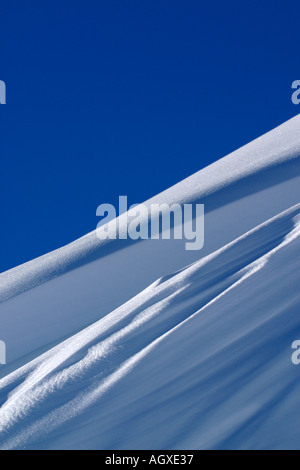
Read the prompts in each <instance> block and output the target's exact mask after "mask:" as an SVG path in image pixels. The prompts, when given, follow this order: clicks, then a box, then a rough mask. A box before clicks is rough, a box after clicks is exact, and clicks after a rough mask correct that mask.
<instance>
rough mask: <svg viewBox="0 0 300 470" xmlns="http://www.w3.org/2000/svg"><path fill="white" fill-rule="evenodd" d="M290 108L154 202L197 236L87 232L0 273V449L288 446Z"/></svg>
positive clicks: (293, 420)
mask: <svg viewBox="0 0 300 470" xmlns="http://www.w3.org/2000/svg"><path fill="white" fill-rule="evenodd" d="M299 159H300V117H299V116H297V117H296V118H294V119H293V120H291V121H289V122H287V123H286V124H284V125H282V126H280V127H279V128H277V129H275V130H274V131H272V132H270V133H269V134H266V135H265V136H263V137H261V138H260V139H257V140H256V141H254V142H252V143H251V144H249V145H247V146H246V147H244V148H242V149H240V150H238V151H237V152H234V153H233V154H231V155H229V156H228V157H225V158H224V159H222V160H220V161H218V162H216V163H215V164H213V165H211V166H210V167H208V168H206V169H204V170H202V171H200V172H199V173H197V174H196V175H194V176H192V177H190V178H188V179H187V180H185V181H183V182H181V183H179V184H178V185H176V186H174V187H173V188H170V189H169V190H167V191H166V192H164V193H162V194H160V195H158V196H156V197H155V198H154V199H152V200H151V201H148V204H150V203H152V202H160V203H169V204H170V203H173V202H179V203H187V202H201V203H204V204H205V211H206V218H205V236H206V240H205V247H204V249H203V250H202V251H196V252H188V251H185V249H184V241H179V240H176V241H171V242H170V241H166V240H160V241H157V240H152V241H151V240H147V241H139V242H134V243H132V242H129V241H110V242H108V243H107V242H101V241H99V240H98V239H97V238H96V235H95V233H91V234H89V235H87V236H86V237H83V238H82V239H80V240H78V241H76V242H74V243H73V244H71V245H69V246H67V247H65V248H62V249H60V250H57V251H56V252H54V253H50V254H49V255H46V256H44V257H42V258H40V259H38V260H34V261H32V262H30V263H27V264H26V265H23V266H20V267H19V268H16V269H13V270H11V271H9V272H7V273H3V274H1V275H0V283H1V284H0V301H1V303H0V332H1V339H3V340H5V341H6V344H7V348H8V351H7V355H8V360H9V363H8V364H7V366H5V367H2V368H1V369H0V377H2V380H0V406H1V408H0V448H2V449H15V448H17V449H21V448H26V449H31V448H33V449H48V448H49V449H64V448H67V449H74V448H80V449H88V448H93V449H95V448H96V449H101V448H104V449H105V448H106V449H108V448H109V449H126V448H133V449H135V448H145V449H146V448H152V449H153V448H159V449H163V448H166V449H168V448H181V449H185V448H186V449H191V448H201V449H202V448H226V449H228V448H242V449H245V448H272V449H273V448H274V449H275V448H276V449H279V448H294V449H295V448H299V447H300V444H299V443H300V433H299V429H298V428H299V426H298V423H299V418H300V416H299V414H300V412H299V392H300V377H299V369H298V368H297V367H296V366H294V365H293V364H292V362H291V352H292V351H291V344H292V342H293V341H294V340H295V339H299V338H300V320H299V307H300V305H299V304H300V293H299V280H300V279H299V277H300V276H299V273H298V269H299V256H300V250H299V243H300V238H299V236H300V204H299V203H300V190H299V183H300V163H299Z"/></svg>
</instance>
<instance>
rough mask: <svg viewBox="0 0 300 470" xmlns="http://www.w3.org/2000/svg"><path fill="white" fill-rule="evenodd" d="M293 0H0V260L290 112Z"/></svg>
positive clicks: (43, 244)
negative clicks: (0, 96)
mask: <svg viewBox="0 0 300 470" xmlns="http://www.w3.org/2000/svg"><path fill="white" fill-rule="evenodd" d="M299 36H300V35H299V2H296V1H295V2H261V1H253V0H252V1H245V0H243V1H242V2H237V1H236V2H218V1H215V2H206V5H204V4H203V3H202V2H201V1H196V0H192V1H189V0H187V1H182V0H181V1H178V0H170V1H166V0H106V1H103V0H98V1H89V0H87V1H83V0H81V1H76V0H72V1H64V0H60V1H57V0H52V1H51V2H50V1H49V2H41V1H40V0H38V1H30V0H29V1H26V2H25V1H24V0H22V1H14V0H10V1H9V2H2V3H1V12H0V57H1V61H0V79H1V80H4V81H5V82H6V84H7V105H5V106H1V107H0V125H1V128H0V133H1V134H0V152H1V160H0V163H1V172H0V191H1V194H0V197H1V206H0V210H1V244H0V247H1V254H0V272H1V271H4V270H6V269H8V268H11V267H13V266H16V265H18V264H21V263H23V262H25V261H28V260H30V259H32V258H35V257H37V256H39V255H41V254H44V253H46V252H48V251H50V250H53V249H55V248H58V247H60V246H62V245H64V244H66V243H68V242H70V241H72V240H74V239H76V238H77V237H79V236H82V235H84V234H85V233H87V232H88V231H91V230H93V229H94V228H95V226H96V224H97V219H96V208H97V206H98V205H99V204H101V203H104V202H108V203H116V202H117V198H118V196H119V195H123V194H125V195H128V197H129V202H130V203H136V202H141V201H143V200H145V199H147V198H149V197H150V196H152V195H154V194H156V193H158V192H160V191H162V190H164V189H166V188H167V187H169V186H171V185H172V184H174V183H176V182H178V181H180V180H182V179H183V178H185V177H186V176H189V175H190V174H192V173H194V172H195V171H197V170H199V169H201V168H203V167H205V166H206V165H208V164H209V163H211V162H213V161H215V160H217V159H219V158H221V157H223V156H224V155H226V154H227V153H229V152H231V151H233V150H235V149H236V148H238V147H240V146H241V145H243V144H246V143H247V142H249V141H251V140H252V139H254V138H255V137H258V136H259V135H261V134H263V133H265V132H266V131H268V130H270V129H272V128H273V127H275V126H276V125H278V124H281V123H282V122H283V121H285V120H287V119H289V118H291V117H293V116H294V115H295V114H297V113H299V111H300V107H299V108H298V107H296V106H294V105H293V104H292V102H291V84H292V82H293V81H294V80H296V79H300V76H299V74H300V72H299V42H300V41H299Z"/></svg>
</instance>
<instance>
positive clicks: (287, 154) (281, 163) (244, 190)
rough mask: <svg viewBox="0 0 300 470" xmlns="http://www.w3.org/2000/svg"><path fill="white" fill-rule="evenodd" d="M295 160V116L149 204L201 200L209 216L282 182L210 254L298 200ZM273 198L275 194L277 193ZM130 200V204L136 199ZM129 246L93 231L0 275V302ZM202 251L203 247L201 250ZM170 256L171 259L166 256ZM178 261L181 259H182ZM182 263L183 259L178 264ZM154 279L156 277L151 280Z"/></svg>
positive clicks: (298, 120)
mask: <svg viewBox="0 0 300 470" xmlns="http://www.w3.org/2000/svg"><path fill="white" fill-rule="evenodd" d="M299 159H300V116H296V117H295V118H294V119H292V120H291V121H288V122H287V123H285V124H283V125H282V126H280V127H278V128H277V129H275V130H273V131H272V132H269V133H268V134H266V135H264V136H262V137H260V138H259V139H257V140H255V141H254V142H252V143H250V144H248V145H246V146H245V147H243V148H241V149H239V150H237V151H236V152H234V153H232V154H230V155H228V156H227V157H225V158H223V159H221V160H219V161H217V162H216V163H214V164H213V165H210V166H209V167H207V168H205V169H204V170H201V171H200V172H198V173H196V174H195V175H193V176H191V177H190V178H187V179H186V180H184V181H182V182H181V183H179V184H177V185H175V186H174V187H172V188H170V189H168V190H167V191H165V192H164V193H162V194H160V195H158V196H156V197H154V198H153V199H151V200H150V201H148V205H149V204H151V203H167V204H172V203H180V204H184V203H193V202H201V203H203V204H205V209H206V213H207V214H208V213H210V212H213V211H215V210H216V209H220V208H221V207H222V206H224V205H228V204H230V203H233V202H234V201H238V200H241V199H242V198H245V197H247V196H249V195H253V194H254V195H256V199H255V201H254V202H253V203H254V204H255V203H257V204H260V203H261V202H260V200H259V198H257V195H258V194H260V193H261V192H264V191H265V190H266V189H267V188H272V187H274V186H276V185H279V184H280V183H282V184H283V187H282V190H281V197H280V200H279V201H277V203H276V204H275V205H273V206H272V205H271V206H270V207H268V204H264V206H265V211H267V212H266V214H265V215H266V216H267V217H265V218H264V219H259V218H255V219H253V220H250V223H249V224H248V225H240V226H236V227H235V231H233V232H232V233H230V234H229V235H228V237H227V238H226V233H225V234H224V238H222V239H221V238H220V237H218V242H219V244H218V245H216V244H215V245H213V246H209V250H210V252H211V249H212V248H213V249H216V248H219V247H220V246H222V245H223V244H225V243H227V242H228V241H229V240H232V239H233V238H234V237H237V236H239V235H241V234H242V233H245V231H246V230H250V229H251V228H254V227H255V226H256V225H257V224H258V223H262V222H263V221H264V220H266V219H267V218H268V217H269V218H270V217H272V216H274V215H276V213H278V212H279V211H280V210H281V211H283V210H285V209H288V207H290V206H291V205H293V204H296V203H298V202H299V200H298V199H297V197H296V198H295V195H296V193H297V188H299V183H300V162H299ZM297 177H298V179H297ZM289 180H293V181H292V182H291V186H290V188H289V190H288V191H287V190H286V186H287V184H286V183H287V182H288V181H289ZM298 194H299V191H298ZM298 194H297V196H298ZM276 197H277V198H278V194H277V195H276ZM103 202H109V201H99V204H100V203H103ZM131 202H132V203H135V202H136V201H131ZM267 202H268V201H267ZM274 208H275V211H274ZM95 210H96V209H95ZM212 219H213V221H212V222H211V223H210V219H209V220H207V223H208V230H213V228H214V223H215V222H214V217H212ZM121 220H123V219H121ZM121 223H122V222H121ZM95 225H96V222H95ZM233 235H234V237H233ZM129 244H130V241H128V240H126V241H122V240H108V241H107V240H106V241H101V240H99V239H98V238H97V236H96V232H92V233H90V234H88V235H86V236H85V237H82V238H81V239H79V240H77V241H75V242H73V243H72V244H70V245H68V246H66V247H64V248H61V249H59V250H56V251H54V252H52V253H49V254H47V255H45V256H42V257H41V258H38V259H36V260H33V261H31V262H29V263H27V264H25V265H22V266H19V267H17V268H15V269H12V270H10V271H8V272H6V273H2V274H0V302H1V301H5V300H7V299H9V298H11V297H14V296H16V295H18V294H20V293H22V292H25V291H26V290H28V289H32V288H33V287H36V286H38V285H40V284H41V283H43V282H46V281H49V280H51V279H54V278H56V277H57V276H59V275H62V274H64V273H66V272H69V271H70V270H71V269H76V268H78V267H80V266H82V265H84V264H86V263H90V262H93V261H95V260H99V259H103V258H104V257H106V256H109V255H110V254H112V253H116V251H118V250H121V249H124V248H126V247H128V245H129ZM149 244H150V243H149ZM157 246H158V248H157ZM179 246H180V249H181V251H183V247H182V246H183V244H181V245H180V244H179ZM151 249H152V248H151ZM164 249H165V248H164V247H162V248H161V246H160V245H158V244H155V251H154V253H152V257H153V256H154V257H156V256H157V257H158V258H160V256H161V251H164ZM176 251H177V250H176ZM207 253H208V252H207V251H206V252H205V254H207ZM169 258H171V259H172V258H174V257H172V255H171V256H169ZM196 259H198V256H197V254H195V253H194V254H193V253H190V255H189V259H188V261H189V262H190V263H191V262H193V261H195V260H196ZM180 262H181V263H182V260H180V261H179V263H180ZM169 263H170V260H169ZM179 263H177V264H179ZM104 264H105V262H104ZM183 266H184V263H183V264H182V266H181V267H183ZM168 267H169V266H168ZM177 268H178V266H176V265H175V264H173V265H172V266H170V269H171V270H172V269H177ZM167 272H168V271H166V273H167ZM155 275H156V277H157V276H159V273H157V272H155ZM154 279H155V277H154V278H153V279H152V280H154ZM148 283H149V279H145V280H144V283H143V287H146V286H147V284H148ZM137 292H138V291H137ZM127 300H128V299H127Z"/></svg>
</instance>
